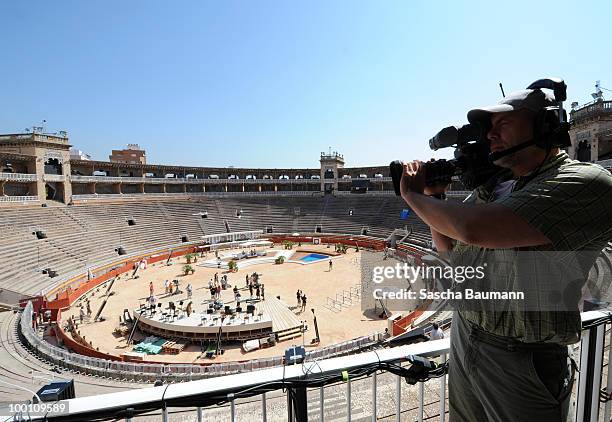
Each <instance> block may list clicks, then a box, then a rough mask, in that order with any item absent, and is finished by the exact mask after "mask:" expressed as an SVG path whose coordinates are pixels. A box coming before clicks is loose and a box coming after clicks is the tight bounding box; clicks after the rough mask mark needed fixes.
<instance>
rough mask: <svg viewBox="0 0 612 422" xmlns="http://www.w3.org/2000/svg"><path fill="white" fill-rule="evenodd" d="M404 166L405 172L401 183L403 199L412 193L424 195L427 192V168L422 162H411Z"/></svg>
mask: <svg viewBox="0 0 612 422" xmlns="http://www.w3.org/2000/svg"><path fill="white" fill-rule="evenodd" d="M403 164H404V172H403V173H402V180H401V182H400V193H401V194H402V197H405V195H406V194H408V193H411V192H416V193H421V194H422V193H423V191H424V190H425V166H424V165H423V163H422V162H421V161H411V162H409V163H403Z"/></svg>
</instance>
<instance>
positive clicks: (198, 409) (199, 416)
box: [197, 406, 203, 422]
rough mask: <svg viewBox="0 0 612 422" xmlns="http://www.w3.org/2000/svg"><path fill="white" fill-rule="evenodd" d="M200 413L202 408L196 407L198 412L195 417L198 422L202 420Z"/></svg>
mask: <svg viewBox="0 0 612 422" xmlns="http://www.w3.org/2000/svg"><path fill="white" fill-rule="evenodd" d="M202 411H203V409H202V407H201V406H198V408H197V412H198V416H197V417H198V422H202V419H203V418H202Z"/></svg>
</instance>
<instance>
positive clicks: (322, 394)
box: [319, 386, 325, 422]
mask: <svg viewBox="0 0 612 422" xmlns="http://www.w3.org/2000/svg"><path fill="white" fill-rule="evenodd" d="M319 405H320V408H319V419H320V422H323V421H324V420H325V387H323V386H320V387H319Z"/></svg>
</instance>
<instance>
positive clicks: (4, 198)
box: [0, 195, 38, 202]
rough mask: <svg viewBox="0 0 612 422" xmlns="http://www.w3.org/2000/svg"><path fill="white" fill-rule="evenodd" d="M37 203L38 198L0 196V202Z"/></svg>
mask: <svg viewBox="0 0 612 422" xmlns="http://www.w3.org/2000/svg"><path fill="white" fill-rule="evenodd" d="M32 201H38V196H6V195H4V196H0V202H32Z"/></svg>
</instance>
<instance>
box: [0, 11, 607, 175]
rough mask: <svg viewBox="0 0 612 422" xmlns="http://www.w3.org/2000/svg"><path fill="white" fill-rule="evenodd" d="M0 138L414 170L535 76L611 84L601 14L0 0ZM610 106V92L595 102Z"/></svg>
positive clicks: (585, 95) (266, 162)
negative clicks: (325, 157) (40, 136)
mask: <svg viewBox="0 0 612 422" xmlns="http://www.w3.org/2000/svg"><path fill="white" fill-rule="evenodd" d="M0 16H1V17H2V25H0V51H1V52H2V58H3V60H2V62H3V63H2V66H0V81H1V82H0V86H1V87H2V95H1V98H2V100H1V102H0V132H1V133H15V132H22V131H23V129H24V128H26V127H31V126H32V125H34V124H37V123H39V122H40V121H41V120H42V119H46V120H47V130H49V131H52V132H53V131H58V130H66V131H68V133H69V136H70V141H71V143H72V144H73V145H74V146H75V147H77V148H79V149H81V150H84V151H85V152H87V153H90V154H91V155H92V156H93V158H94V159H100V160H108V154H109V153H110V151H111V149H113V148H115V149H116V148H122V147H124V146H125V145H126V144H127V143H138V144H140V145H141V146H142V147H144V148H145V149H146V150H147V155H148V161H149V162H151V163H162V164H185V165H198V166H228V165H234V166H236V167H317V166H318V155H319V152H320V151H327V149H328V147H329V146H331V147H332V148H333V149H334V150H338V151H339V152H341V153H343V154H344V155H345V158H346V161H347V165H348V166H360V165H381V164H387V163H388V162H389V161H391V160H392V159H396V158H401V159H412V158H418V159H427V158H430V157H432V156H437V157H439V156H444V155H445V154H433V153H432V152H430V151H429V149H428V146H427V140H428V139H429V138H430V137H431V136H432V135H434V134H435V133H436V132H437V131H438V130H439V129H440V128H442V127H443V126H445V125H448V124H454V123H461V122H463V121H464V120H465V114H466V112H467V110H468V109H470V108H472V107H475V106H478V105H485V104H489V103H492V102H496V101H498V100H499V98H500V91H499V88H498V86H497V84H498V82H500V81H502V82H503V83H504V87H505V89H506V92H508V91H511V90H515V89H522V88H524V87H525V86H526V85H527V84H529V83H530V82H532V81H533V80H535V79H538V78H540V77H546V76H560V77H563V78H564V79H565V80H566V82H567V84H568V86H569V92H568V96H569V101H568V104H567V105H568V107H569V103H570V102H571V101H578V102H580V103H584V102H587V101H589V100H590V95H589V94H590V93H591V92H593V91H594V83H595V81H596V80H598V79H600V80H601V81H602V86H603V87H607V88H612V54H610V40H612V26H611V25H610V16H612V2H610V1H599V2H580V1H575V0H572V1H555V2H549V1H534V0H530V1H512V2H503V3H502V2H499V1H490V0H489V1H481V2H475V1H470V2H468V1H437V2H434V1H409V0H405V1H398V2H395V1H385V2H379V1H368V2H361V1H331V0H324V1H307V2H306V1H304V2H296V1H282V0H278V1H250V0H242V1H229V0H223V1H221V0H220V1H214V2H213V1H192V2H187V1H184V2H182V1H178V2H171V1H164V2H161V1H149V0H147V1H129V2H128V1H81V0H79V1H60V0H58V1H42V0H41V1H9V0H6V1H2V2H1V3H0ZM607 95H608V96H609V97H612V93H609V92H607Z"/></svg>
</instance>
